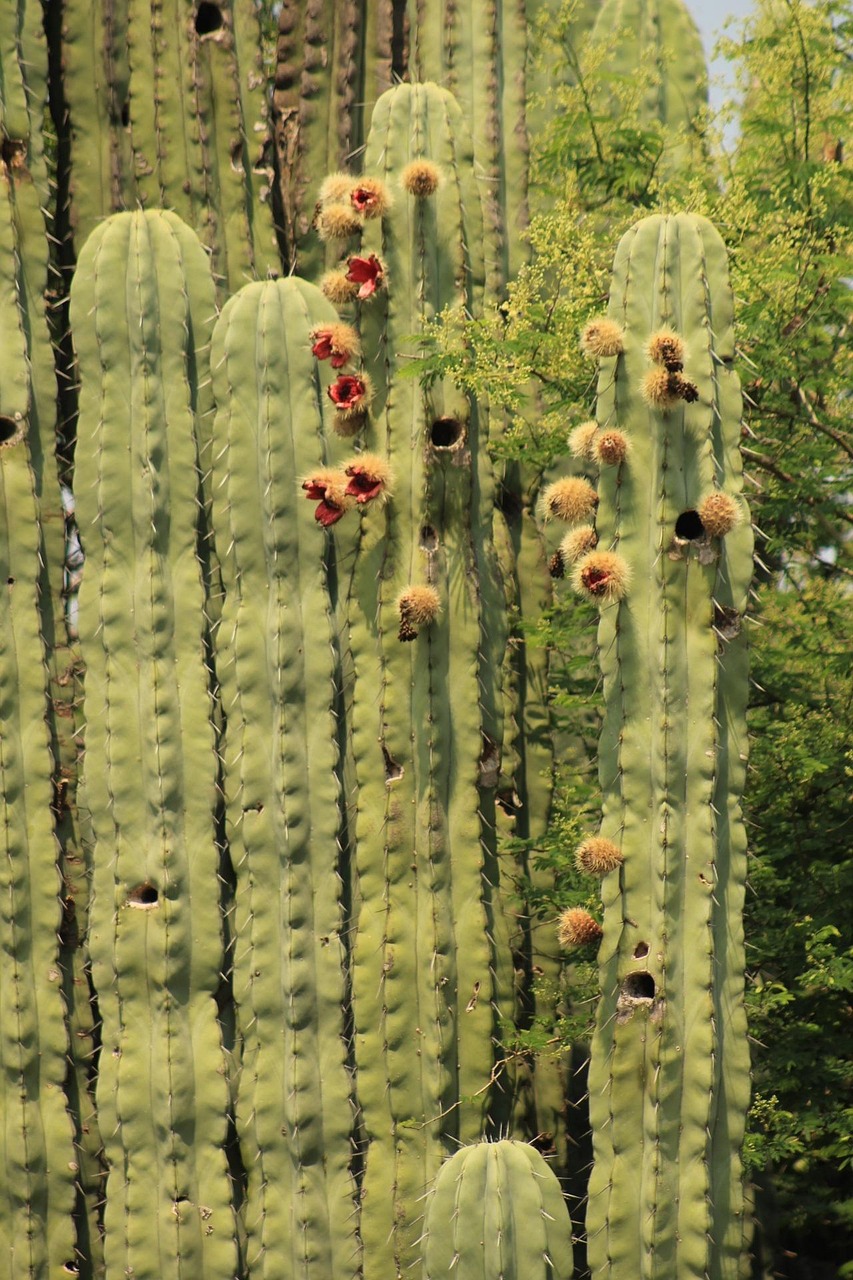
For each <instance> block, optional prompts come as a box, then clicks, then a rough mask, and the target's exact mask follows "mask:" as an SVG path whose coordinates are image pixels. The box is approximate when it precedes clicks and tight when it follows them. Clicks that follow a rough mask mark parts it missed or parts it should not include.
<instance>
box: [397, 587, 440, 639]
mask: <svg viewBox="0 0 853 1280" xmlns="http://www.w3.org/2000/svg"><path fill="white" fill-rule="evenodd" d="M397 612H398V613H399V615H400V630H399V633H398V639H400V640H415V639H416V638H417V635H418V632H419V630H420V628H421V627H428V626H429V625H430V623H431V622H435V620H436V618H437V617H438V615H439V613H440V612H441V599H440V597H439V594H438V592H437V591H436V589H435V587H425V586H424V587H421V586H415V587H407V588H406V590H405V591H402V592H401V593H400V595H399V596H398V597H397Z"/></svg>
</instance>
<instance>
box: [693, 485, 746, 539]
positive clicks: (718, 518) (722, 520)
mask: <svg viewBox="0 0 853 1280" xmlns="http://www.w3.org/2000/svg"><path fill="white" fill-rule="evenodd" d="M696 511H697V514H698V516H699V519H700V520H701V521H702V524H703V525H704V526H705V532H706V533H709V534H710V535H711V537H712V538H724V537H725V536H726V534H727V533H731V531H732V529H734V527H735V526H736V525H738V524H740V521H741V512H740V508H739V507H738V504H737V503H736V502H735V500H734V498H730V497H729V495H728V494H727V493H723V492H722V490H721V489H717V490H715V491H714V492H713V493H709V494H708V495H707V496H706V497H704V498H703V499H702V501H701V502H700V503H699V506H698V507H697V508H696Z"/></svg>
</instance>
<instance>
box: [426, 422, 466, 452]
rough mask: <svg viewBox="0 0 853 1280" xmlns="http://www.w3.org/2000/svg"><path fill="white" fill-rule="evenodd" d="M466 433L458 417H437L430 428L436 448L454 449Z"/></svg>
mask: <svg viewBox="0 0 853 1280" xmlns="http://www.w3.org/2000/svg"><path fill="white" fill-rule="evenodd" d="M463 435H464V429H463V426H462V423H461V422H459V421H458V419H456V418H436V420H435V422H434V423H433V424H432V426H431V427H430V430H429V438H430V442H431V443H432V447H433V448H434V449H453V448H455V447H456V445H458V444H459V443H460V441H461V440H462V437H463Z"/></svg>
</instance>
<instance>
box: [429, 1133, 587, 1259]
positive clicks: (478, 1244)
mask: <svg viewBox="0 0 853 1280" xmlns="http://www.w3.org/2000/svg"><path fill="white" fill-rule="evenodd" d="M424 1234H425V1246H424V1273H425V1280H445V1277H450V1276H453V1277H454V1280H571V1277H572V1274H573V1269H574V1267H573V1258H572V1224H571V1221H570V1219H569V1215H568V1213H567V1211H566V1203H565V1200H564V1199H563V1193H562V1191H561V1189H560V1184H559V1182H558V1181H557V1178H556V1177H555V1176H554V1174H553V1172H552V1171H551V1169H550V1168H549V1167H548V1165H547V1164H546V1163H545V1161H544V1160H543V1158H542V1156H541V1155H540V1154H539V1152H538V1151H537V1150H536V1148H535V1147H531V1146H528V1145H527V1143H525V1142H513V1141H511V1140H507V1139H504V1140H503V1141H501V1142H479V1143H477V1144H476V1145H474V1146H470V1147H462V1148H461V1149H460V1150H459V1151H457V1152H456V1154H455V1155H453V1156H451V1158H450V1159H449V1160H448V1161H446V1163H445V1164H443V1165H442V1167H441V1169H440V1171H439V1174H438V1177H437V1178H436V1180H435V1186H434V1187H433V1189H432V1191H431V1193H430V1196H429V1201H428V1205H427V1211H426V1228H425V1232H424Z"/></svg>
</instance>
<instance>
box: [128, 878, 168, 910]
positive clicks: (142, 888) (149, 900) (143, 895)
mask: <svg viewBox="0 0 853 1280" xmlns="http://www.w3.org/2000/svg"><path fill="white" fill-rule="evenodd" d="M159 898H160V895H159V893H158V892H157V890H156V889H155V887H154V885H153V884H151V882H150V881H149V880H145V881H144V882H143V883H142V884H138V885H136V887H135V888H134V889H131V890H130V892H129V893H128V895H127V905H128V906H129V907H138V908H139V909H140V910H142V911H150V910H151V908H152V907H156V906H157V903H158V901H159Z"/></svg>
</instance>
